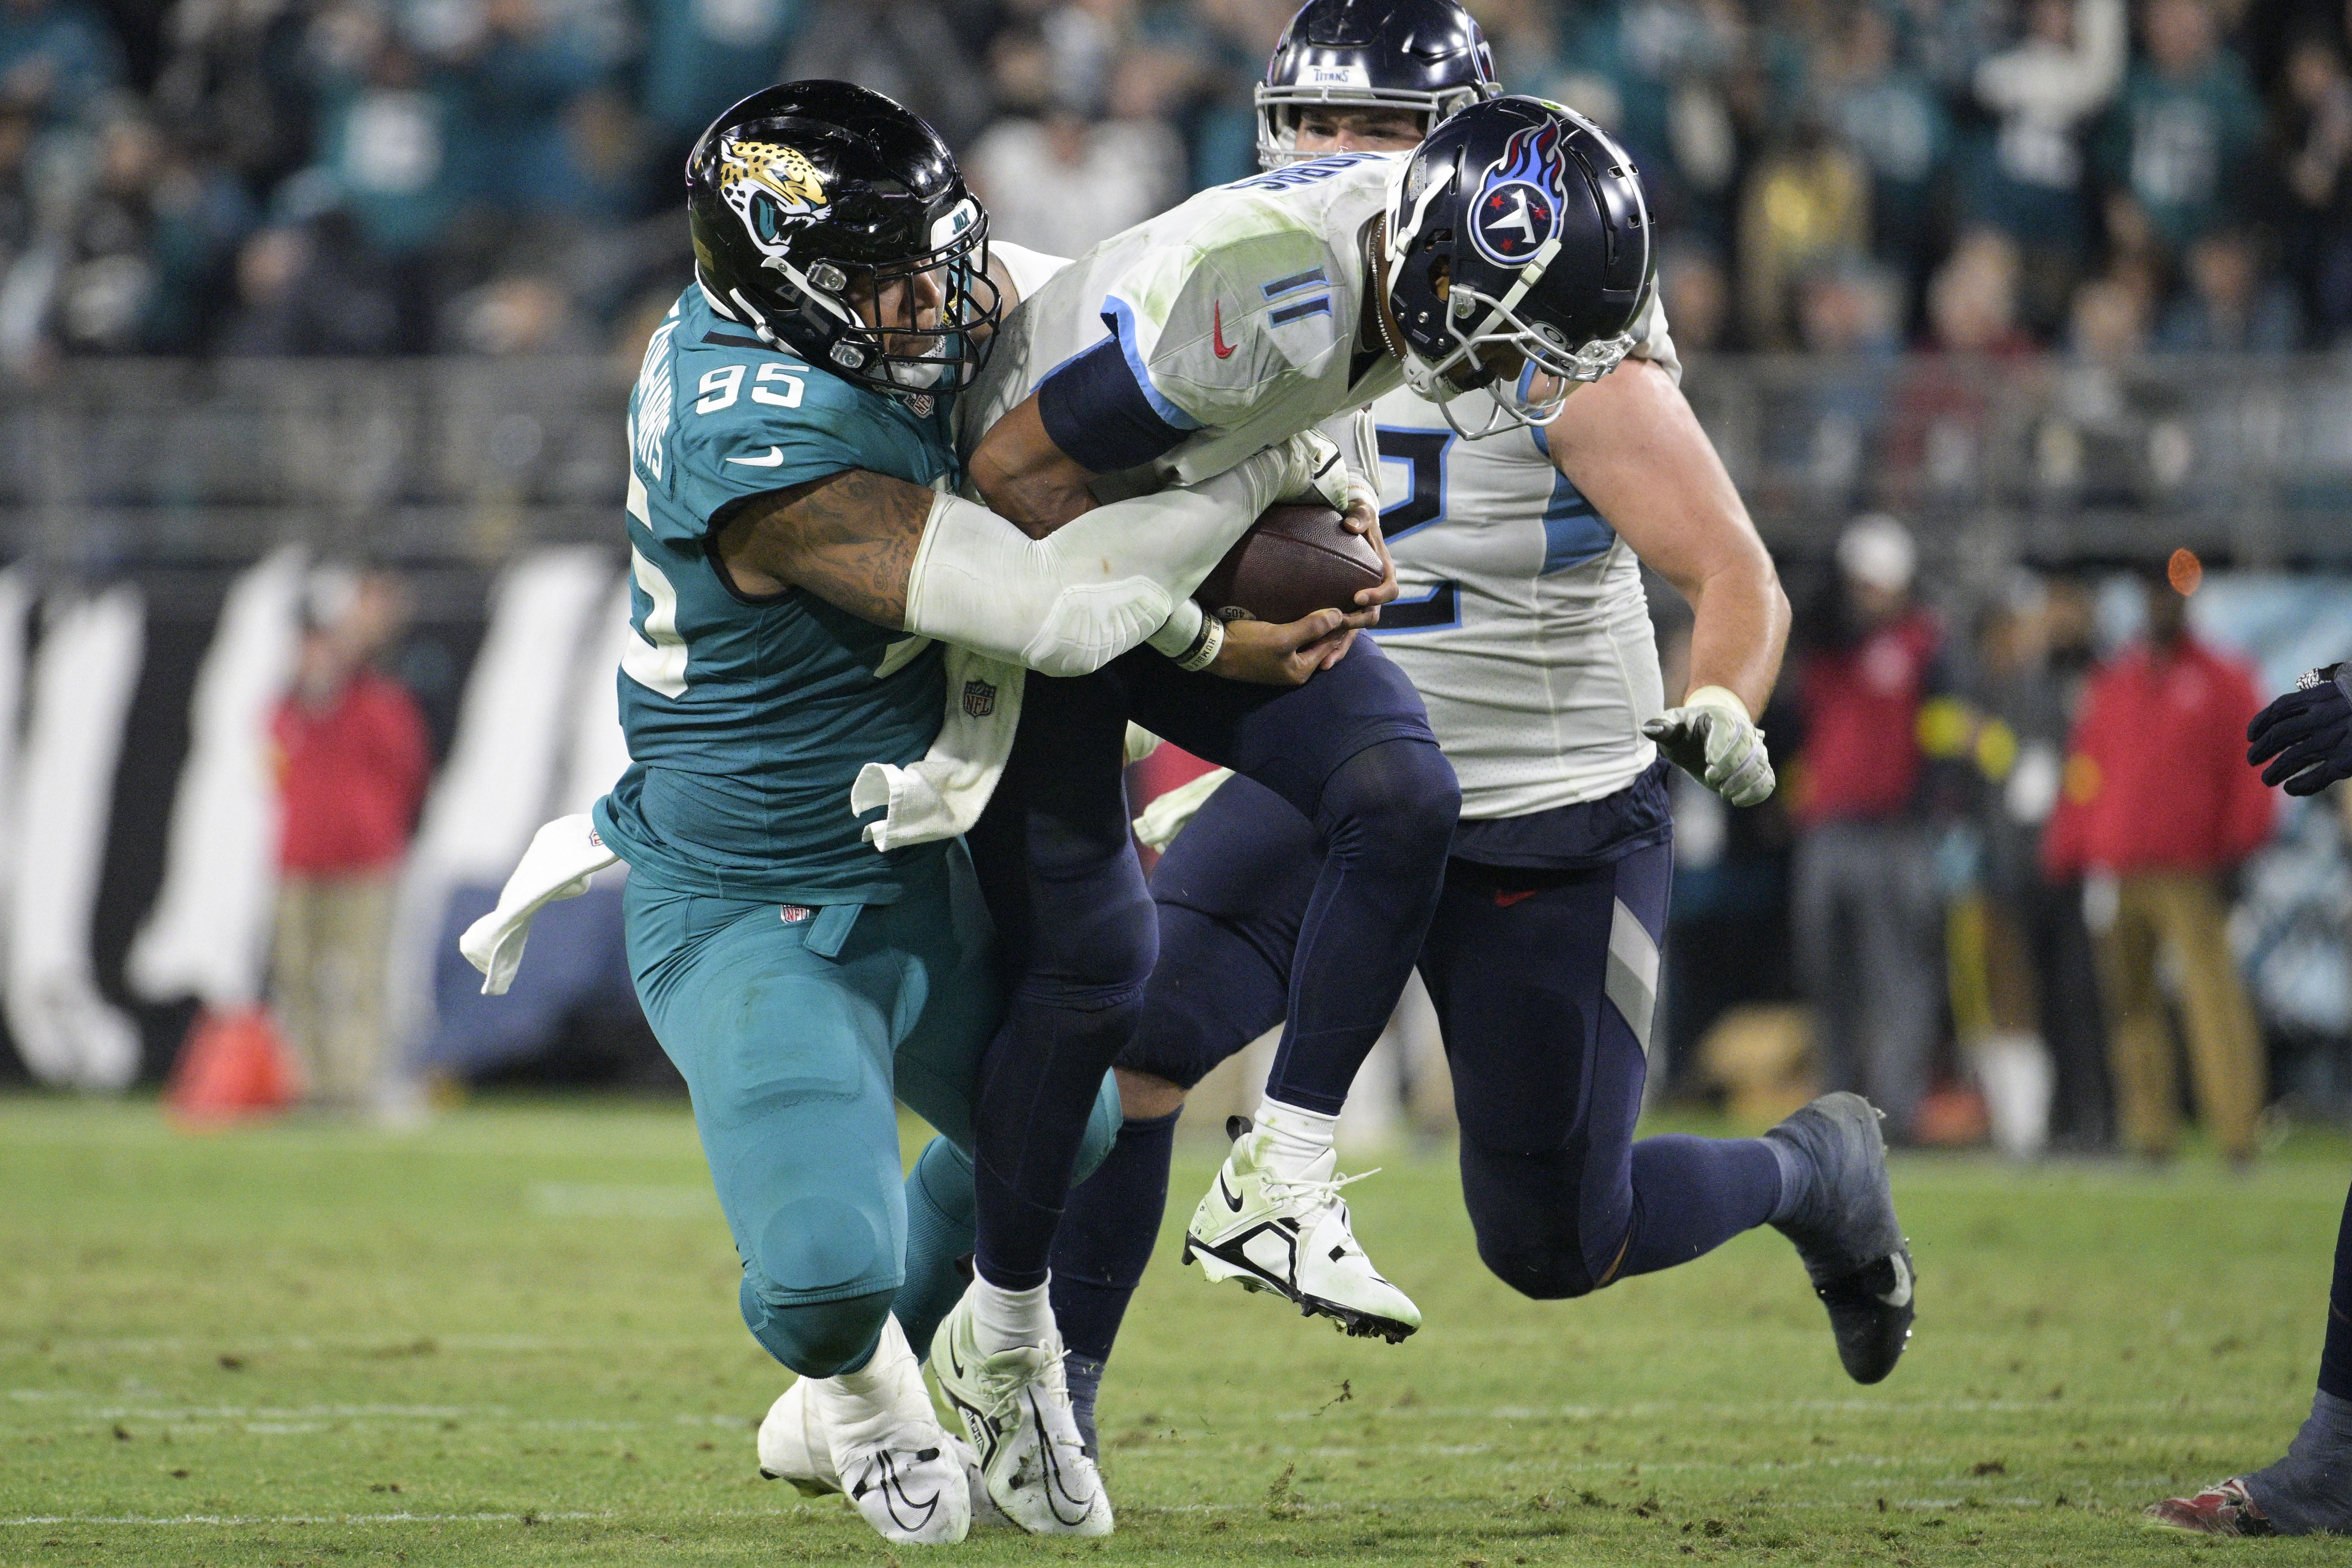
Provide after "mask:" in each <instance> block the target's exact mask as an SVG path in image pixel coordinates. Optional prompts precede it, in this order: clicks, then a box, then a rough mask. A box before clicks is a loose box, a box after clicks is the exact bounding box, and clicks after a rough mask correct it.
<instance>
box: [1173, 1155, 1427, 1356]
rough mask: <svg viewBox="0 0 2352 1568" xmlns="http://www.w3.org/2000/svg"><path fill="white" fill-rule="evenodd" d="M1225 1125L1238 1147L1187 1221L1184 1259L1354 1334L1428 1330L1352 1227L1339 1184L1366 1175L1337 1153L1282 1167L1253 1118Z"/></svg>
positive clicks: (1393, 1336)
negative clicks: (1346, 1168) (1346, 1166)
mask: <svg viewBox="0 0 2352 1568" xmlns="http://www.w3.org/2000/svg"><path fill="white" fill-rule="evenodd" d="M1225 1131H1226V1134H1227V1135H1228V1136H1230V1137H1231V1138H1232V1139H1233V1141H1234V1147H1233V1152H1231V1153H1229V1154H1227V1155H1226V1156H1225V1163H1224V1168H1223V1170H1221V1171H1219V1172H1218V1173H1217V1179H1216V1180H1215V1181H1214V1182H1213V1183H1211V1184H1210V1186H1209V1194H1208V1196H1206V1197H1204V1198H1202V1200H1201V1206H1200V1207H1199V1208H1196V1209H1194V1210H1193V1211H1192V1224H1191V1225H1189V1226H1185V1227H1184V1256H1183V1261H1184V1262H1186V1263H1193V1262H1197V1263H1199V1264H1200V1266H1201V1272H1202V1273H1203V1274H1205V1275H1206V1276H1208V1278H1210V1279H1234V1280H1238V1281H1240V1283H1241V1285H1242V1287H1243V1289H1248V1290H1273V1291H1276V1292H1277V1293H1279V1294H1281V1295H1282V1296H1284V1297H1286V1298H1287V1299H1288V1300H1290V1301H1291V1302H1292V1303H1293V1304H1294V1305H1296V1306H1297V1308H1298V1310H1300V1311H1301V1312H1303V1313H1306V1314H1308V1315H1309V1316H1313V1315H1316V1314H1320V1315H1321V1316H1323V1317H1326V1318H1333V1319H1336V1320H1338V1321H1339V1327H1340V1328H1341V1329H1342V1330H1344V1331H1346V1332H1348V1333H1349V1334H1353V1335H1357V1336H1360V1337H1363V1336H1370V1335H1373V1334H1378V1335H1379V1336H1380V1337H1381V1338H1382V1339H1384V1340H1386V1341H1388V1342H1390V1343H1391V1344H1394V1343H1396V1342H1398V1341H1400V1340H1402V1339H1403V1338H1404V1337H1405V1336H1406V1335H1408V1334H1410V1333H1412V1331H1414V1330H1415V1329H1418V1328H1420V1327H1421V1309H1420V1308H1419V1307H1416V1306H1414V1305H1413V1304H1412V1297H1410V1296H1407V1295H1406V1294H1405V1293H1404V1292H1403V1291H1402V1290H1400V1289H1397V1288H1396V1287H1395V1286H1393V1285H1391V1284H1390V1283H1389V1282H1388V1281H1387V1280H1386V1279H1382V1278H1381V1275H1380V1272H1379V1271H1378V1270H1377V1269H1375V1268H1373V1267H1372V1260H1371V1259H1370V1258H1367V1257H1365V1256H1364V1249H1363V1248H1362V1247H1360V1246H1358V1245H1357V1244H1356V1237H1355V1233H1354V1232H1353V1231H1352V1230H1351V1229H1349V1225H1348V1205H1347V1203H1346V1202H1345V1200H1343V1199H1342V1198H1341V1197H1340V1196H1339V1189H1340V1188H1341V1187H1344V1186H1346V1185H1347V1184H1349V1182H1359V1181H1361V1180H1363V1176H1339V1175H1336V1174H1335V1173H1336V1171H1337V1170H1338V1168H1339V1156H1338V1154H1336V1153H1335V1152H1332V1151H1331V1150H1329V1149H1326V1150H1324V1151H1323V1152H1321V1153H1320V1154H1318V1155H1317V1156H1316V1157H1315V1158H1314V1159H1312V1160H1309V1161H1307V1163H1305V1164H1303V1165H1301V1166H1299V1167H1298V1168H1297V1169H1295V1170H1285V1169H1283V1168H1282V1164H1283V1162H1282V1160H1281V1158H1280V1157H1279V1156H1278V1155H1276V1152H1275V1151H1274V1146H1273V1139H1272V1138H1271V1137H1270V1136H1269V1135H1268V1134H1267V1132H1266V1130H1265V1129H1264V1128H1262V1127H1253V1126H1251V1125H1250V1121H1249V1119H1248V1118H1247V1117H1243V1116H1236V1117H1233V1118H1231V1119H1230V1120H1228V1121H1226V1123H1225ZM1370 1174H1371V1172H1370V1171H1367V1172H1365V1173H1364V1175H1365V1176H1369V1175H1370Z"/></svg>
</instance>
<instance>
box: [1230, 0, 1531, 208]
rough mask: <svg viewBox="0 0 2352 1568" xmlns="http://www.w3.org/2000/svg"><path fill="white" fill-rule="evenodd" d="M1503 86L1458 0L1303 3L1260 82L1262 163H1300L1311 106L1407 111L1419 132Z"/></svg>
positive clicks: (1259, 156)
mask: <svg viewBox="0 0 2352 1568" xmlns="http://www.w3.org/2000/svg"><path fill="white" fill-rule="evenodd" d="M1502 90H1503V86H1502V83H1501V82H1499V81H1497V80H1496V79H1495V51H1494V50H1492V49H1490V48H1488V47H1486V34H1484V33H1482V32H1480V31H1479V30H1478V24H1477V23H1476V22H1475V21H1473V20H1471V17H1470V13H1469V12H1467V11H1465V10H1464V9H1463V8H1462V7H1461V6H1460V5H1456V4H1455V3H1454V0H1307V4H1306V5H1303V6H1301V7H1300V8H1299V11H1298V14H1297V16H1293V17H1292V18H1291V19H1290V26H1287V27H1285V28H1284V29H1283V30H1282V39H1281V41H1280V42H1279V43H1277V44H1276V45H1275V46H1274V58H1272V59H1270V60H1268V61H1267V62H1266V67H1265V80H1264V81H1262V82H1260V83H1258V86H1257V95H1256V96H1257V161H1258V164H1259V166H1260V167H1261V168H1266V169H1271V168H1275V167H1276V166H1277V165H1279V164H1283V163H1295V162H1297V160H1298V159H1300V158H1304V157H1307V156H1309V154H1307V153H1301V152H1299V151H1298V150H1297V147H1298V119H1299V115H1300V113H1301V112H1302V111H1303V110H1307V109H1309V108H1315V107H1319V106H1323V105H1339V106H1345V107H1349V108H1356V109H1405V110H1412V112H1413V113H1415V114H1418V115H1420V116H1422V126H1421V128H1422V131H1423V133H1424V134H1425V133H1426V132H1428V131H1429V129H1430V127H1432V126H1433V125H1435V124H1436V123H1437V122H1438V121H1441V120H1443V119H1444V118H1445V117H1446V116H1447V115H1449V114H1452V113H1453V112H1454V111H1455V110H1459V109H1465V108H1467V107H1469V106H1470V105H1471V104H1474V103H1476V102H1477V101H1479V100H1481V99H1488V98H1494V97H1496V96H1497V95H1499V94H1500V93H1501V92H1502Z"/></svg>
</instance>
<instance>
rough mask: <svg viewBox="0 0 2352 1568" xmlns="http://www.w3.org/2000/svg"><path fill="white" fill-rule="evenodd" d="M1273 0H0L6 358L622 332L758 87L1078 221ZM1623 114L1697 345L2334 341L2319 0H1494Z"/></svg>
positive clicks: (1089, 215)
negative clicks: (792, 88) (899, 124)
mask: <svg viewBox="0 0 2352 1568" xmlns="http://www.w3.org/2000/svg"><path fill="white" fill-rule="evenodd" d="M1288 9H1289V7H1288V5H1287V4H1286V0H0V371H5V372H6V373H9V374H16V375H19V376H22V375H26V374H37V373H38V372H39V370H40V369H41V368H42V367H43V366H44V365H45V364H47V363H50V362H52V361H53V360H54V358H55V357H56V356H58V355H59V354H89V353H173V354H185V353H225V354H237V355H286V354H314V355H316V354H359V353H429V352H455V353H488V354H513V353H543V352H560V351H579V350H592V349H595V348H598V347H602V346H605V345H609V344H613V343H617V342H622V341H624V340H625V339H627V338H628V337H630V336H631V335H632V334H633V333H635V334H637V335H640V336H641V335H642V334H641V330H640V329H641V327H642V323H643V321H644V317H645V311H646V309H648V307H649V303H650V302H651V301H653V300H666V299H667V296H668V295H669V294H670V293H671V292H672V291H673V290H674V289H676V288H677V285H678V282H679V280H680V278H681V277H682V275H683V272H684V262H683V252H682V250H681V248H680V246H681V235H682V227H683V226H681V225H679V224H678V223H677V222H676V220H675V208H676V205H677V196H678V186H679V180H678V169H679V166H680V163H681V161H682V158H683V155H684V153H685V152H686V150H687V149H688V146H689V145H690V144H691V142H692V139H693V137H694V135H695V133H696V132H698V130H699V129H700V128H701V126H702V125H703V124H704V123H706V122H707V121H709V119H710V118H711V117H712V116H713V115H714V114H715V113H716V112H717V111H718V110H720V109H722V108H724V107H725V106H726V105H727V104H729V103H730V102H731V101H733V100H735V99H736V98H738V97H740V96H741V95H742V94H744V93H746V92H748V91H750V90H751V89H754V88H757V87H759V86H761V85H762V84H764V83H766V82H768V81H771V80H774V79H786V78H791V77H806V76H833V77H845V78H849V79H856V80H858V81H862V82H865V83H866V84H868V85H870V86H873V87H876V88H878V89H882V90H884V91H887V92H888V93H890V94H892V95H893V96H895V97H897V98H898V99H900V100H902V101H904V102H906V103H907V104H908V106H909V107H911V108H913V109H915V110H918V111H919V112H920V113H922V114H923V115H924V116H926V117H927V118H929V120H930V121H933V122H934V123H935V124H936V125H938V126H939V128H940V131H941V132H943V133H944V134H945V135H946V136H947V138H948V140H949V141H950V143H952V144H953V145H954V146H955V147H956V148H957V149H958V150H959V152H960V153H961V154H962V156H963V157H964V159H965V161H966V164H967V167H968V169H969V172H970V173H971V177H972V180H973V183H974V184H976V185H977V186H978V187H979V188H980V190H981V191H982V194H983V195H984V197H985V199H986V200H987V201H988V202H989V203H990V204H991V205H992V207H993V209H994V211H995V213H996V220H997V224H998V232H999V233H1001V234H1003V236H1005V237H1008V238H1012V239H1016V240H1019V241H1021V242H1023V243H1024V244H1028V245H1032V246H1035V247H1042V248H1045V249H1048V250H1053V251H1058V252H1062V253H1075V252H1076V251H1078V250H1081V249H1083V248H1084V247H1086V246H1087V245H1088V244H1090V243H1092V242H1093V241H1094V240H1096V239H1097V238H1099V237H1102V236H1104V235H1106V234H1108V233H1111V232H1115V231H1116V230H1118V228H1120V227H1123V226H1126V225H1128V224H1129V223H1132V222H1133V221H1135V220H1137V219H1139V218H1140V217H1143V216H1147V215H1149V214H1150V213H1151V212H1153V211H1155V210H1158V209H1160V208H1161V207H1163V206H1165V205H1169V204H1171V203H1172V202H1174V201H1176V200H1178V199H1181V197H1182V196H1184V195H1187V194H1189V193H1190V192H1191V191H1192V190H1195V189H1198V188H1200V187H1202V186H1204V185H1208V184H1216V183H1219V182H1223V181H1225V180H1230V179H1234V178H1238V177H1241V176H1243V175H1244V174H1248V173H1250V172H1251V170H1252V168H1253V166H1254V158H1253V121H1252V114H1251V107H1250V94H1249V89H1250V86H1251V83H1252V80H1253V79H1254V78H1255V76H1256V75H1257V74H1258V72H1259V71H1260V70H1261V69H1262V68H1263V65H1264V60H1265V55H1266V52H1267V50H1268V49H1269V47H1271V45H1272V42H1273V40H1274V38H1275V37H1276V33H1277V32H1278V31H1279V29H1280V27H1281V26H1282V24H1283V23H1284V21H1285V20H1286V16H1287V12H1288ZM1472 9H1473V10H1474V11H1475V12H1477V13H1478V15H1479V16H1480V17H1481V18H1482V20H1483V21H1484V23H1485V25H1486V28H1487V30H1488V33H1489V35H1490V37H1491V38H1492V39H1493V41H1494V44H1495V46H1496V56H1497V58H1498V62H1499V65H1500V68H1501V72H1502V76H1503V79H1504V80H1505V82H1506V84H1507V86H1509V87H1511V88H1512V89H1516V90H1523V91H1535V92H1539V93H1544V94H1547V95H1549V96H1553V97H1557V98H1559V99H1562V100H1566V101H1568V102H1570V103H1571V104H1573V105H1575V106H1577V107H1578V108H1580V109H1581V110H1584V111H1586V112H1587V113H1590V114H1591V115H1592V116H1593V117H1594V118H1595V119H1597V120H1599V121H1601V122H1602V123H1603V124H1604V125H1606V126H1608V127H1610V128H1612V130H1613V131H1615V132H1617V134H1618V135H1619V136H1620V137H1621V138H1622V139H1623V141H1624V142H1626V144H1627V145H1628V146H1629V147H1630V148H1631V149H1632V151H1633V153H1634V155H1635V157H1636V159H1637V161H1638V162H1639V163H1640V165H1641V167H1642V169H1643V173H1644V174H1645V175H1646V177H1647V179H1648V181H1649V184H1650V188H1651V192H1652V200H1653V203H1654V206H1655V208H1656V209H1657V210H1658V212H1659V213H1660V215H1661V217H1662V220H1663V225H1664V233H1665V235H1666V237H1667V238H1668V241H1669V243H1668V246H1667V248H1666V251H1665V256H1664V273H1663V275H1664V283H1665V287H1666V289H1667V295H1668V301H1669V311H1670V315H1671V317H1672V320H1673V321H1674V323H1675V331H1676V336H1677V338H1678V339H1679V340H1680V341H1681V342H1683V343H1684V344H1685V346H1686V347H1689V348H1692V349H1700V350H1703V349H1706V348H1712V347H1729V348H1748V349H1758V350H1788V349H1804V350H1810V351H1813V352H1817V353H1842V354H1874V353H1886V352H1889V351H1892V350H1895V349H1897V348H1900V347H1905V346H1915V347H1937V348H1943V349H1948V350H1955V351H1964V352H1968V353H1978V354H1983V355H1989V356H1993V357H1995V358H2000V357H2002V356H2017V355H2024V354H2028V353H2033V352H2035V351H2036V350H2040V349H2052V348H2060V349H2063V348H2069V347H2079V348H2084V349H2086V350H2088V351H2091V352H2095V353H2104V354H2107V355H2113V354H2115V353H2126V352H2130V351H2133V350H2137V349H2139V348H2142V347H2147V348H2155V349H2168V350H2180V351H2188V352H2202V351H2215V350H2239V349H2252V350H2272V349H2292V348H2301V347H2324V346H2326V345H2327V344H2329V343H2332V342H2336V340H2337V339H2338V338H2339V337H2340V336H2341V334H2342V333H2343V332H2344V331H2345V330H2346V327H2347V323H2352V221H2347V204H2348V203H2352V191H2348V190H2347V185H2352V182H2347V177H2346V175H2347V163H2352V72H2347V64H2346V59H2347V39H2346V23H2345V17H2344V15H2343V12H2342V10H2341V8H2340V7H2338V6H2336V5H2330V4H2327V3H2325V0H1478V3H1476V4H1474V5H1473V6H1472Z"/></svg>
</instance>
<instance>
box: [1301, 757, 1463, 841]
mask: <svg viewBox="0 0 2352 1568" xmlns="http://www.w3.org/2000/svg"><path fill="white" fill-rule="evenodd" d="M1461 814H1462V786H1461V784H1459V783H1458V782H1456V780H1455V779H1454V767H1453V764H1452V763H1448V762H1447V761H1446V760H1445V753H1444V752H1441V751H1439V750H1438V749H1437V747H1436V746H1435V745H1434V744H1433V743H1431V742H1427V741H1420V740H1394V741H1383V742H1381V743H1380V744H1379V745H1376V746H1367V747H1366V748H1365V749H1364V750H1362V751H1360V752H1357V753H1356V754H1355V755H1354V756H1352V757H1350V758H1349V759H1348V760H1347V761H1346V762H1345V763H1341V764H1340V765H1339V770H1338V771H1337V772H1335V773H1333V774H1332V775H1331V778H1330V780H1329V781H1328V783H1326V784H1325V785H1324V786H1323V808H1322V813H1321V816H1322V822H1321V824H1320V826H1322V828H1323V831H1324V835H1325V837H1326V839H1327V841H1328V843H1329V845H1330V847H1331V848H1332V850H1333V851H1334V852H1335V853H1342V854H1346V855H1349V857H1350V858H1354V859H1357V860H1359V861H1362V862H1367V863H1375V864H1377V863H1391V864H1417V863H1421V862H1424V861H1431V860H1442V859H1443V858H1444V855H1445V850H1446V847H1447V846H1448V845H1449V844H1451V843H1452V842H1453V839H1454V823H1455V821H1456V820H1457V819H1458V818H1459V817H1460V816H1461Z"/></svg>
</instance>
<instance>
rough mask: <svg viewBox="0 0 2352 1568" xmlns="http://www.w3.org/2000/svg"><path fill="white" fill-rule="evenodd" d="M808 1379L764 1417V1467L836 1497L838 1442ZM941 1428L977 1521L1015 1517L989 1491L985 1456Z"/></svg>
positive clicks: (804, 1491) (807, 1490)
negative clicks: (814, 1405)
mask: <svg viewBox="0 0 2352 1568" xmlns="http://www.w3.org/2000/svg"><path fill="white" fill-rule="evenodd" d="M809 1381H810V1380H809V1379H807V1378H805V1377H804V1378H802V1379H801V1380H800V1381H799V1382H797V1383H795V1384H793V1385H792V1386H791V1387H790V1388H787V1389H786V1390H784V1391H783V1393H782V1394H778V1395H777V1396H776V1402H775V1404H773V1405H770V1406H769V1407H768V1418H767V1419H766V1420H764V1421H762V1422H761V1423H760V1473H761V1475H763V1476H765V1477H767V1478H768V1479H770V1480H772V1481H790V1482H791V1483H792V1484H793V1489H794V1490H795V1491H798V1492H799V1493H800V1494H801V1495H802V1496H803V1497H835V1496H837V1495H839V1493H840V1491H841V1477H840V1476H839V1475H838V1474H836V1473H835V1470H834V1468H833V1446H832V1443H831V1441H830V1440H829V1439H828V1438H827V1437H826V1436H825V1432H824V1423H823V1422H822V1421H820V1420H819V1419H818V1418H817V1416H816V1415H815V1414H814V1412H812V1411H811V1410H810V1408H809V1403H808V1386H809ZM940 1432H941V1433H942V1434H943V1435H944V1436H946V1438H947V1440H948V1451H949V1452H950V1453H951V1454H953V1455H954V1456H955V1458H956V1462H957V1463H958V1464H960V1465H961V1466H962V1467H963V1479H964V1488H965V1490H966V1491H967V1492H968V1493H969V1494H970V1495H971V1521H972V1523H974V1524H982V1523H985V1522H988V1521H994V1522H996V1523H998V1524H1004V1523H1008V1522H1010V1521H1007V1520H1006V1519H1005V1518H1004V1516H1003V1514H1000V1513H999V1512H997V1511H996V1504H995V1502H994V1500H992V1499H991V1498H990V1497H989V1495H988V1483H987V1482H986V1481H984V1480H982V1479H981V1474H980V1456H979V1455H977V1454H975V1453H973V1452H972V1448H971V1444H969V1443H967V1442H965V1441H964V1440H963V1438H962V1437H961V1436H960V1435H958V1434H957V1433H954V1432H951V1431H949V1430H948V1429H947V1428H946V1427H944V1426H943V1427H941V1428H940Z"/></svg>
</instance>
